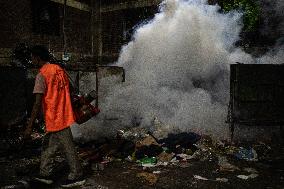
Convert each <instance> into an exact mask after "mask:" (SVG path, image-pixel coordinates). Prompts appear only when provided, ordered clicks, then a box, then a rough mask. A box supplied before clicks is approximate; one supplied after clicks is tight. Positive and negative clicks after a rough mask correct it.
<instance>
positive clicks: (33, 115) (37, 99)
mask: <svg viewBox="0 0 284 189" xmlns="http://www.w3.org/2000/svg"><path fill="white" fill-rule="evenodd" d="M42 96H43V94H41V93H36V94H35V102H34V105H33V109H32V113H31V117H30V120H29V121H28V124H27V128H26V130H25V133H24V137H25V138H28V137H30V135H31V133H32V128H33V123H34V121H35V119H36V117H37V115H38V113H39V111H40V108H41V103H42Z"/></svg>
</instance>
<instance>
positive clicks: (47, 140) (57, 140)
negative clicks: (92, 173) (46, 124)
mask: <svg viewBox="0 0 284 189" xmlns="http://www.w3.org/2000/svg"><path fill="white" fill-rule="evenodd" d="M42 148H43V149H42V153H41V164H40V175H41V176H50V175H51V174H52V171H53V169H54V166H55V164H54V158H55V156H56V153H57V152H58V151H60V152H62V153H63V154H64V155H65V158H66V160H67V162H68V165H69V168H70V173H69V175H68V179H71V180H74V179H76V178H78V177H80V176H82V174H83V172H82V167H81V164H80V161H79V160H78V156H77V152H76V149H75V146H74V143H73V137H72V133H71V129H70V128H67V129H64V130H62V131H58V132H51V133H47V134H46V135H45V137H44V139H43V145H42Z"/></svg>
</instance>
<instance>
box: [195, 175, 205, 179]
mask: <svg viewBox="0 0 284 189" xmlns="http://www.w3.org/2000/svg"><path fill="white" fill-rule="evenodd" d="M193 178H195V179H198V180H209V179H207V178H204V177H202V176H199V175H193Z"/></svg>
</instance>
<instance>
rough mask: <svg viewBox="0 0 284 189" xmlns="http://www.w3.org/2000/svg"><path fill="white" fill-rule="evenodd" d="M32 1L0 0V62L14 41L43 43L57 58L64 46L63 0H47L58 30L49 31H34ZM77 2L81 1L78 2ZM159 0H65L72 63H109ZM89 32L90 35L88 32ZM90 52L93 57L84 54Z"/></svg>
mask: <svg viewBox="0 0 284 189" xmlns="http://www.w3.org/2000/svg"><path fill="white" fill-rule="evenodd" d="M34 2H36V3H37V4H41V3H42V2H44V1H40V2H39V1H36V0H21V1H18V0H9V1H1V2H0V7H1V10H0V26H1V30H0V36H1V38H0V65H3V64H4V65H5V64H9V61H10V58H9V57H10V55H11V52H12V50H13V49H14V48H15V47H16V45H17V44H19V43H21V42H26V43H28V44H29V45H34V44H43V45H46V46H48V47H49V48H50V50H51V52H53V53H54V54H55V55H56V56H57V57H60V58H61V55H62V54H63V50H64V38H63V17H64V13H63V12H64V5H63V3H64V0H48V1H47V2H48V3H51V4H52V6H55V7H56V9H57V11H58V23H59V24H58V25H59V31H58V32H53V33H52V34H46V33H40V32H38V31H35V29H34V23H35V19H36V18H35V16H34V15H35V14H34V12H35V11H34V8H33V7H34V6H33V5H34V4H33V3H34ZM80 2H81V3H80ZM159 2H160V0H137V1H134V0H108V1H100V3H99V1H95V0H84V1H82V0H80V1H74V0H68V1H67V5H68V6H67V8H66V14H65V30H64V31H65V34H66V35H65V36H66V40H65V44H66V45H65V46H66V52H67V53H71V60H72V62H73V63H75V62H82V61H86V62H88V64H96V63H103V64H104V63H110V62H113V61H115V60H116V59H117V57H118V55H119V51H120V49H121V46H122V45H124V44H126V43H127V42H128V41H129V40H130V38H131V34H132V31H133V27H134V26H135V25H136V24H137V23H140V22H141V21H143V20H145V19H148V18H149V17H152V16H153V15H154V13H156V11H157V5H158V4H159ZM92 15H93V16H92ZM92 34H93V35H92ZM92 55H94V57H95V58H88V57H91V56H92Z"/></svg>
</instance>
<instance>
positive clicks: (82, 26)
mask: <svg viewBox="0 0 284 189" xmlns="http://www.w3.org/2000/svg"><path fill="white" fill-rule="evenodd" d="M51 3H53V2H51ZM54 4H56V6H57V7H58V14H59V26H60V27H59V35H56V34H52V35H48V34H40V33H36V32H34V31H33V17H32V15H33V12H32V1H31V0H21V1H18V0H9V1H1V2H0V7H1V10H0V23H1V30H0V36H1V38H0V52H1V53H0V55H1V59H0V64H1V63H2V64H3V63H7V61H8V59H7V58H8V57H9V55H10V52H11V50H12V49H13V48H14V47H15V46H16V44H18V43H20V42H27V43H28V44H43V45H46V46H48V47H49V48H50V50H51V51H52V52H62V51H63V32H62V31H63V29H62V22H63V5H62V4H58V3H54ZM90 19H91V14H90V12H87V11H82V10H78V9H76V8H73V7H67V8H66V19H65V28H66V47H67V48H66V50H67V52H70V53H73V54H74V56H73V58H78V57H80V56H81V55H83V54H84V55H86V54H87V55H88V54H90V53H91V27H90Z"/></svg>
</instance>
